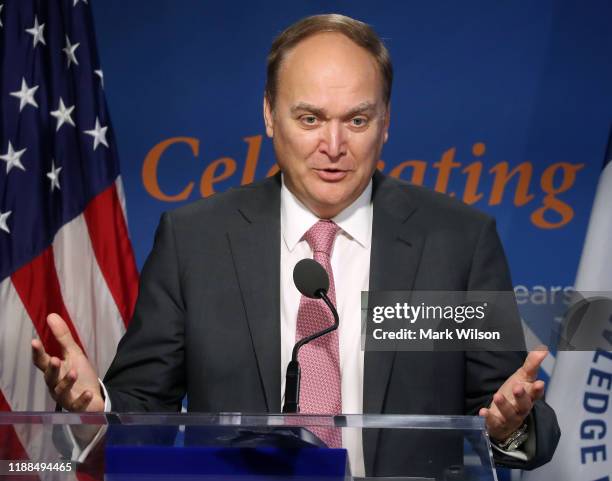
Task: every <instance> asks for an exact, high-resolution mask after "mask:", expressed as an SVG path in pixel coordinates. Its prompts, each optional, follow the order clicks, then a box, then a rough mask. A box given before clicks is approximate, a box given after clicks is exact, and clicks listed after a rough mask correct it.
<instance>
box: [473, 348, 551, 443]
mask: <svg viewBox="0 0 612 481" xmlns="http://www.w3.org/2000/svg"><path fill="white" fill-rule="evenodd" d="M547 354H548V351H547V350H545V349H543V350H538V351H532V352H530V353H529V355H528V356H527V358H526V359H525V362H524V363H523V365H522V366H521V367H520V368H519V369H517V370H516V372H515V373H514V374H513V375H512V376H510V377H509V378H508V379H507V380H506V382H504V384H503V385H502V386H501V387H500V388H499V390H498V391H497V392H496V393H495V394H494V395H493V402H492V403H491V406H489V408H482V409H481V410H480V411H479V413H478V414H479V415H480V416H483V417H484V418H485V423H486V426H487V431H488V432H489V436H491V438H492V439H493V440H494V441H498V442H500V441H503V440H505V439H506V438H508V436H510V434H512V433H513V432H514V431H516V430H517V429H518V428H520V427H521V425H522V424H523V422H524V421H525V418H526V417H527V416H528V415H529V413H530V412H531V409H532V408H533V404H534V403H535V401H537V400H538V399H541V398H542V397H543V396H544V381H540V380H538V379H537V375H538V369H539V368H540V364H542V361H543V360H544V358H545V357H546V356H547Z"/></svg>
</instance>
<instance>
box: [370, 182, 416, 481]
mask: <svg viewBox="0 0 612 481" xmlns="http://www.w3.org/2000/svg"><path fill="white" fill-rule="evenodd" d="M373 182H374V183H373V192H372V199H373V211H374V215H373V224H372V249H371V254H370V286H369V289H370V291H399V290H406V291H409V290H411V289H412V287H413V285H414V280H415V276H416V273H417V270H418V266H419V261H420V258H421V251H422V248H423V242H424V239H423V234H422V233H421V232H416V231H415V230H413V229H411V222H410V219H411V217H412V216H413V214H414V213H415V211H416V209H417V206H416V205H414V203H413V202H411V200H412V199H411V198H410V196H409V194H408V193H407V192H406V189H404V188H401V187H400V186H399V185H397V184H396V183H395V182H396V181H395V180H394V179H388V178H386V177H385V176H383V175H382V174H380V173H378V172H376V173H375V174H374V179H373ZM394 360H395V351H384V352H383V351H366V353H365V361H364V389H363V412H364V413H371V414H379V413H382V411H383V407H384V403H385V397H386V395H387V390H388V384H389V377H390V375H391V370H392V367H393V362H394ZM377 437H378V430H371V429H370V430H364V461H365V467H366V472H369V473H372V472H373V468H374V461H375V453H376V440H377Z"/></svg>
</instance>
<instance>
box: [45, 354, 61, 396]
mask: <svg viewBox="0 0 612 481" xmlns="http://www.w3.org/2000/svg"><path fill="white" fill-rule="evenodd" d="M61 366H62V362H61V361H60V360H59V359H58V358H57V357H55V356H52V357H50V358H49V363H48V364H47V369H46V370H45V382H46V383H47V386H48V387H49V389H52V390H54V389H55V386H56V385H57V382H58V380H59V373H60V368H61Z"/></svg>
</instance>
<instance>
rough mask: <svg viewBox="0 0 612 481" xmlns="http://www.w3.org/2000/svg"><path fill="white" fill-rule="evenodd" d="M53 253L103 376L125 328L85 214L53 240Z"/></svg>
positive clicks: (83, 338)
mask: <svg viewBox="0 0 612 481" xmlns="http://www.w3.org/2000/svg"><path fill="white" fill-rule="evenodd" d="M53 254H54V258H55V270H56V271H57V277H58V279H59V284H60V289H61V292H62V298H63V299H64V305H65V306H66V309H67V310H68V313H69V314H70V317H71V319H72V322H73V324H74V327H75V329H76V330H77V333H78V335H79V337H80V339H81V342H82V344H83V348H84V349H85V350H86V352H87V356H88V357H89V359H90V361H91V362H92V364H93V365H94V367H95V369H96V370H97V372H98V375H99V376H100V377H103V376H104V373H105V372H106V370H107V369H108V367H109V366H110V363H111V361H112V360H113V357H114V355H115V349H116V346H117V344H118V343H119V339H121V336H123V333H124V331H125V328H124V324H123V319H122V318H121V314H120V313H119V310H118V309H117V305H116V304H115V301H114V299H113V297H112V295H111V293H110V290H109V289H108V285H107V284H106V281H105V279H104V277H103V276H102V272H101V271H100V267H99V265H98V262H97V261H96V257H95V255H94V252H93V248H92V245H91V240H90V237H89V232H88V230H87V224H86V222H85V219H84V217H83V216H82V215H80V216H78V217H76V218H74V219H73V220H72V221H70V222H69V223H68V224H65V225H64V226H63V227H62V228H61V229H60V230H59V232H58V233H57V235H56V236H55V239H54V241H53Z"/></svg>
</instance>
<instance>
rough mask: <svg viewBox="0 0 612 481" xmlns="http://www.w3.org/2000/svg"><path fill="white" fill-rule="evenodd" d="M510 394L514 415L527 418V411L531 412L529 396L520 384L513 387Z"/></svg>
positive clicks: (531, 402)
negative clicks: (512, 398)
mask: <svg viewBox="0 0 612 481" xmlns="http://www.w3.org/2000/svg"><path fill="white" fill-rule="evenodd" d="M512 394H513V395H514V402H515V404H516V413H517V414H518V415H519V416H521V417H523V418H525V417H527V415H528V414H529V411H531V408H532V407H533V401H532V400H531V396H530V395H529V394H528V393H527V391H526V390H525V388H524V387H523V386H522V385H520V384H518V385H516V386H514V388H513V389H512Z"/></svg>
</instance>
